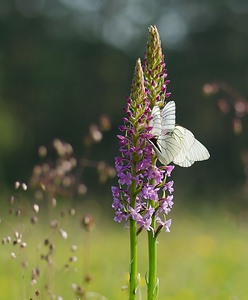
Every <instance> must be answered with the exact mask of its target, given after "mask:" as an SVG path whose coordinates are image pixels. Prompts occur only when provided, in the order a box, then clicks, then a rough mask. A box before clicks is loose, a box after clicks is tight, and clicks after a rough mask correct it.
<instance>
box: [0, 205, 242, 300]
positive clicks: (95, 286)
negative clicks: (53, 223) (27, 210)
mask: <svg viewBox="0 0 248 300" xmlns="http://www.w3.org/2000/svg"><path fill="white" fill-rule="evenodd" d="M64 211H65V212H66V211H67V208H65V210H64ZM84 211H85V210H84V208H83V207H80V206H79V207H77V209H76V214H75V216H68V215H66V217H61V216H60V213H59V212H58V213H57V215H52V217H54V218H56V219H57V220H59V226H60V227H61V228H63V229H65V230H66V231H67V232H68V238H67V239H66V240H64V239H63V238H61V236H60V235H59V232H58V230H55V229H52V230H51V228H50V226H49V220H51V216H50V217H49V214H47V213H45V214H43V216H40V220H39V222H38V223H37V224H35V225H31V224H30V222H29V218H28V217H27V215H26V216H21V217H18V218H17V217H15V216H13V215H8V214H6V215H1V219H2V222H1V225H0V236H1V238H3V237H4V236H6V235H8V234H11V232H14V231H21V232H22V233H23V241H26V242H27V247H26V248H24V249H22V248H20V247H19V246H18V245H17V246H13V245H12V244H7V245H1V247H0V253H1V255H0V282H1V293H0V299H3V300H13V299H20V300H24V299H25V300H26V299H49V297H50V296H49V295H52V293H54V295H56V297H55V298H52V296H51V299H59V298H58V296H61V297H63V298H62V299H84V298H83V297H81V296H76V295H75V293H73V290H72V288H71V285H72V283H75V284H77V285H80V286H82V287H83V288H84V289H85V290H86V291H87V292H95V293H98V294H99V295H103V296H105V297H106V298H107V299H109V300H112V299H120V300H122V299H128V294H127V291H125V290H122V289H121V287H122V286H124V285H127V284H128V271H129V235H128V234H129V232H128V229H124V228H123V226H122V225H119V224H115V223H114V222H112V220H110V219H109V218H108V217H106V216H105V214H104V213H103V212H100V213H99V211H98V213H96V227H95V229H94V230H93V231H92V232H86V231H85V230H83V228H82V226H81V225H80V219H81V216H82V215H84ZM45 212H46V211H45ZM247 234H248V226H247V224H246V223H244V222H242V221H240V220H239V219H238V218H237V217H234V216H232V215H231V214H230V213H227V212H226V211H225V212H224V211H219V210H218V211H215V210H214V209H212V208H211V207H209V208H206V209H202V210H201V211H200V212H199V211H198V212H197V211H193V212H191V213H189V212H185V213H182V212H181V213H177V214H175V215H174V216H173V224H172V228H171V233H169V234H166V233H162V234H161V235H160V237H159V245H158V273H159V274H158V276H159V279H160V291H159V297H158V299H161V300H162V299H168V300H182V299H184V300H194V299H201V300H209V299H211V300H224V299H225V300H226V299H230V300H239V299H240V300H241V299H242V300H244V299H248V285H247V275H248V239H247V236H248V235H247ZM45 238H48V239H49V240H50V241H52V242H53V243H54V245H55V251H54V253H53V254H52V256H51V257H52V260H53V263H52V264H51V265H49V264H48V263H47V262H45V261H44V260H41V259H40V257H41V254H44V253H45V252H46V246H45V245H44V239H45ZM139 240H140V245H139V270H140V273H141V291H142V294H143V299H146V297H145V293H146V287H145V279H144V277H145V274H146V271H147V245H146V234H145V233H142V234H141V235H140V239H139ZM73 244H76V245H78V249H77V251H76V252H75V253H72V252H71V251H70V247H71V245H73ZM12 251H14V252H15V253H16V256H17V257H16V259H13V258H11V255H10V253H11V252H12ZM72 255H76V256H77V258H78V260H77V261H76V262H72V263H69V257H70V256H72ZM23 262H26V264H27V266H26V267H23V266H22V264H23ZM66 264H68V265H69V267H67V268H66V267H65V265H66ZM34 267H38V268H39V269H40V272H41V275H40V277H39V278H38V280H37V284H36V285H31V284H30V282H31V270H32V268H34ZM87 275H90V276H91V277H92V280H91V281H90V282H88V283H86V282H85V280H84V278H85V276H87ZM47 284H48V288H47V289H45V285H47ZM36 291H39V295H38V296H35V292H36ZM48 291H52V293H50V294H49V292H48ZM88 295H90V294H88ZM89 299H103V298H100V297H98V296H96V295H95V296H94V295H93V296H92V297H91V298H89Z"/></svg>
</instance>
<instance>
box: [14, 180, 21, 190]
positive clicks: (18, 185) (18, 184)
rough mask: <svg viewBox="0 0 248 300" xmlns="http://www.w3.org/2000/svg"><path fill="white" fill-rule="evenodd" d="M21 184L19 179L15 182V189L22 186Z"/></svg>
mask: <svg viewBox="0 0 248 300" xmlns="http://www.w3.org/2000/svg"><path fill="white" fill-rule="evenodd" d="M20 185H21V184H20V182H19V181H16V182H15V189H16V190H18V189H19V187H20Z"/></svg>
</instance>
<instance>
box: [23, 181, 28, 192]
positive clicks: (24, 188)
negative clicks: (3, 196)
mask: <svg viewBox="0 0 248 300" xmlns="http://www.w3.org/2000/svg"><path fill="white" fill-rule="evenodd" d="M22 189H23V190H24V191H26V190H27V189H28V186H27V185H26V183H24V182H23V183H22Z"/></svg>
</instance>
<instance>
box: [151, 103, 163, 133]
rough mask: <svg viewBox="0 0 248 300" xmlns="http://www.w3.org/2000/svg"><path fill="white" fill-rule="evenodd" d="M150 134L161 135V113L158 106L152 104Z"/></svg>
mask: <svg viewBox="0 0 248 300" xmlns="http://www.w3.org/2000/svg"><path fill="white" fill-rule="evenodd" d="M151 126H152V130H151V133H152V135H154V136H156V137H158V136H160V135H161V131H162V121H161V113H160V108H159V107H158V106H154V107H153V109H152V119H151Z"/></svg>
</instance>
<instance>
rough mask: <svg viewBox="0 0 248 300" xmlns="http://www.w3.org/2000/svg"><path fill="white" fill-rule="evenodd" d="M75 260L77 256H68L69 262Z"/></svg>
mask: <svg viewBox="0 0 248 300" xmlns="http://www.w3.org/2000/svg"><path fill="white" fill-rule="evenodd" d="M76 261H77V257H76V256H71V257H70V258H69V262H70V263H72V262H76Z"/></svg>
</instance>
